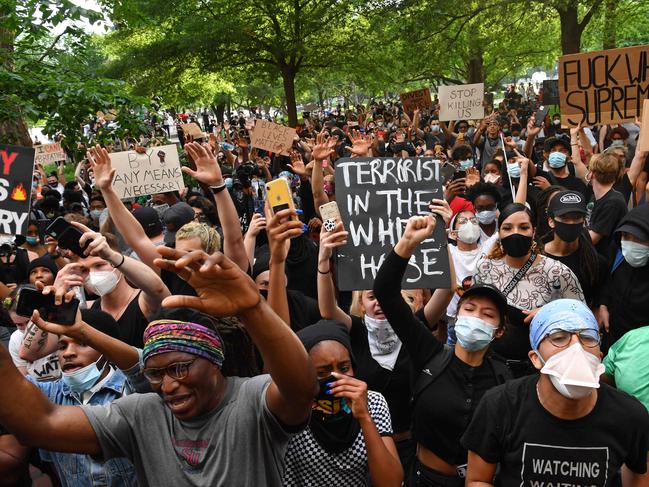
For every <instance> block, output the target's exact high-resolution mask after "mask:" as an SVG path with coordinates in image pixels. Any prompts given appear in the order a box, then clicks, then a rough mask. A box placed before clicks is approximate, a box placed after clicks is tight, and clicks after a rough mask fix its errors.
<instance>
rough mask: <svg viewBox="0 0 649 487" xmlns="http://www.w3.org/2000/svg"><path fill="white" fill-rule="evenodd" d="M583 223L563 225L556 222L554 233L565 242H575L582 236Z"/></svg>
mask: <svg viewBox="0 0 649 487" xmlns="http://www.w3.org/2000/svg"><path fill="white" fill-rule="evenodd" d="M582 228H584V224H583V223H563V222H558V221H556V220H555V221H554V232H555V233H556V234H557V235H558V236H559V238H560V239H561V240H563V241H564V242H574V241H575V240H577V239H578V238H579V235H581V231H582Z"/></svg>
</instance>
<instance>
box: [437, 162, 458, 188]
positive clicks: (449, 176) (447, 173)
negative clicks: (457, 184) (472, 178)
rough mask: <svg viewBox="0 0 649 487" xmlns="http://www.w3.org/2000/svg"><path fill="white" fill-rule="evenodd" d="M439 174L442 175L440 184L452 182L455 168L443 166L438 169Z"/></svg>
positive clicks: (447, 165)
mask: <svg viewBox="0 0 649 487" xmlns="http://www.w3.org/2000/svg"><path fill="white" fill-rule="evenodd" d="M440 173H441V175H442V183H444V184H446V183H448V182H449V181H452V180H453V177H454V176H455V166H453V165H452V164H444V165H443V166H442V168H441V169H440Z"/></svg>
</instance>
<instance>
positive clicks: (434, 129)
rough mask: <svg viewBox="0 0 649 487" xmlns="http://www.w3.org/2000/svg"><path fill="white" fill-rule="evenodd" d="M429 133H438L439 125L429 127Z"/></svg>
mask: <svg viewBox="0 0 649 487" xmlns="http://www.w3.org/2000/svg"><path fill="white" fill-rule="evenodd" d="M430 131H431V132H432V133H434V134H436V133H438V132H439V131H440V126H439V125H431V126H430Z"/></svg>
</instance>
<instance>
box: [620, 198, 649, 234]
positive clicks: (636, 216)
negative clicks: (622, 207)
mask: <svg viewBox="0 0 649 487" xmlns="http://www.w3.org/2000/svg"><path fill="white" fill-rule="evenodd" d="M622 232H624V233H630V234H631V235H633V236H634V237H635V238H638V239H640V240H649V204H646V203H645V204H643V205H639V206H636V207H635V208H633V209H632V210H631V211H629V212H628V213H627V214H626V216H625V217H624V218H622V221H621V222H620V226H619V227H617V229H616V230H615V236H616V237H617V238H618V239H619V238H620V234H621V233H622Z"/></svg>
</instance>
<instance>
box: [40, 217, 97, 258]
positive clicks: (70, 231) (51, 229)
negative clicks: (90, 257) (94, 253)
mask: <svg viewBox="0 0 649 487" xmlns="http://www.w3.org/2000/svg"><path fill="white" fill-rule="evenodd" d="M45 233H46V234H47V235H51V236H52V237H54V238H55V239H56V240H57V241H58V245H59V247H61V248H62V249H68V250H71V251H72V252H74V253H75V254H77V255H78V256H79V257H83V258H85V257H87V255H85V254H84V253H83V251H84V250H85V249H86V247H87V246H88V243H89V242H86V244H85V245H84V246H83V247H82V246H81V244H79V240H80V239H81V237H82V236H83V232H82V231H81V230H79V229H78V228H77V227H74V226H72V224H70V222H68V221H67V220H66V219H65V218H63V217H62V216H60V217H58V218H57V219H56V220H54V221H53V222H52V223H51V224H50V226H48V227H47V228H46V229H45Z"/></svg>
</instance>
